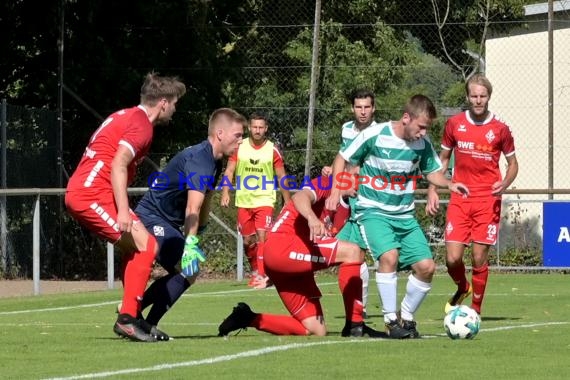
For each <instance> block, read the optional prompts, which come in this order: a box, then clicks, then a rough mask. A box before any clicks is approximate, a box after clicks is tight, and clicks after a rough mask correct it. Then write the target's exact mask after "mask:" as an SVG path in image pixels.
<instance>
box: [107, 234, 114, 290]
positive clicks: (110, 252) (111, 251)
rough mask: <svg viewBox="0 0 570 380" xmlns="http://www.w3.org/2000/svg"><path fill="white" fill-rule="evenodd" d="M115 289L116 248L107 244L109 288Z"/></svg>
mask: <svg viewBox="0 0 570 380" xmlns="http://www.w3.org/2000/svg"><path fill="white" fill-rule="evenodd" d="M114 287H115V246H114V245H113V244H111V243H107V288H108V289H113V288H114Z"/></svg>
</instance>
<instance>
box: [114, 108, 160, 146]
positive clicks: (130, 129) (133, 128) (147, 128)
mask: <svg viewBox="0 0 570 380" xmlns="http://www.w3.org/2000/svg"><path fill="white" fill-rule="evenodd" d="M152 135H153V126H152V124H151V123H150V121H149V120H148V117H147V116H146V113H145V112H144V111H143V110H140V112H134V113H133V114H132V115H131V117H130V118H129V120H128V121H127V125H126V126H125V129H124V130H123V134H122V136H121V137H120V140H119V143H120V144H125V143H126V144H128V145H126V146H127V147H129V146H130V148H132V149H133V153H134V154H135V157H141V156H144V155H146V153H147V151H148V149H149V147H150V144H151V143H152Z"/></svg>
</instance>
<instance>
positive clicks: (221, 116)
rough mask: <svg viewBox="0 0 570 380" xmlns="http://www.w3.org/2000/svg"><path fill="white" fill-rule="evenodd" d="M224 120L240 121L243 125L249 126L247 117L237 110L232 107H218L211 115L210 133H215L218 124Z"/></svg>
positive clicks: (209, 122)
mask: <svg viewBox="0 0 570 380" xmlns="http://www.w3.org/2000/svg"><path fill="white" fill-rule="evenodd" d="M224 121H226V122H227V121H229V122H236V123H240V124H241V125H242V126H244V127H247V119H246V118H245V116H243V115H242V114H240V113H239V112H237V111H236V110H233V109H231V108H218V109H217V110H215V111H214V112H212V114H211V115H210V120H209V121H208V135H213V134H214V132H215V131H216V125H218V124H219V123H220V122H224Z"/></svg>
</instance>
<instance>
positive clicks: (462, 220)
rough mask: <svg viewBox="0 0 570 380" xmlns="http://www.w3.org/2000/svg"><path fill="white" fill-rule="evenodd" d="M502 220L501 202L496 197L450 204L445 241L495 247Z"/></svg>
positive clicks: (451, 202) (452, 201)
mask: <svg viewBox="0 0 570 380" xmlns="http://www.w3.org/2000/svg"><path fill="white" fill-rule="evenodd" d="M500 219H501V200H500V199H497V198H495V197H489V198H480V199H477V200H476V201H469V202H466V201H465V200H460V201H454V200H453V199H452V200H451V201H450V202H449V205H448V207H447V222H446V225H445V241H446V242H457V243H463V244H470V243H471V242H475V243H480V244H488V245H494V244H495V243H496V241H497V234H498V232H499V224H500Z"/></svg>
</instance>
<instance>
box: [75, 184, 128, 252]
mask: <svg viewBox="0 0 570 380" xmlns="http://www.w3.org/2000/svg"><path fill="white" fill-rule="evenodd" d="M65 206H66V207H67V211H68V212H69V214H70V215H71V216H72V217H73V218H74V219H75V220H77V221H78V222H79V223H80V224H81V225H83V226H84V227H86V228H88V229H89V230H90V231H91V232H93V233H95V234H96V235H98V236H99V237H101V238H102V239H105V240H107V241H109V242H111V243H113V244H114V243H116V242H117V241H118V240H119V239H120V238H121V234H122V232H121V231H119V225H118V224H117V206H116V205H115V198H114V197H113V193H109V192H107V193H99V194H98V195H97V196H96V197H93V196H90V195H85V194H83V193H81V192H77V191H74V192H67V193H65ZM129 211H130V212H131V217H132V218H133V221H134V222H138V221H139V218H138V217H137V216H136V215H135V213H134V212H133V211H132V210H130V209H129Z"/></svg>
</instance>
